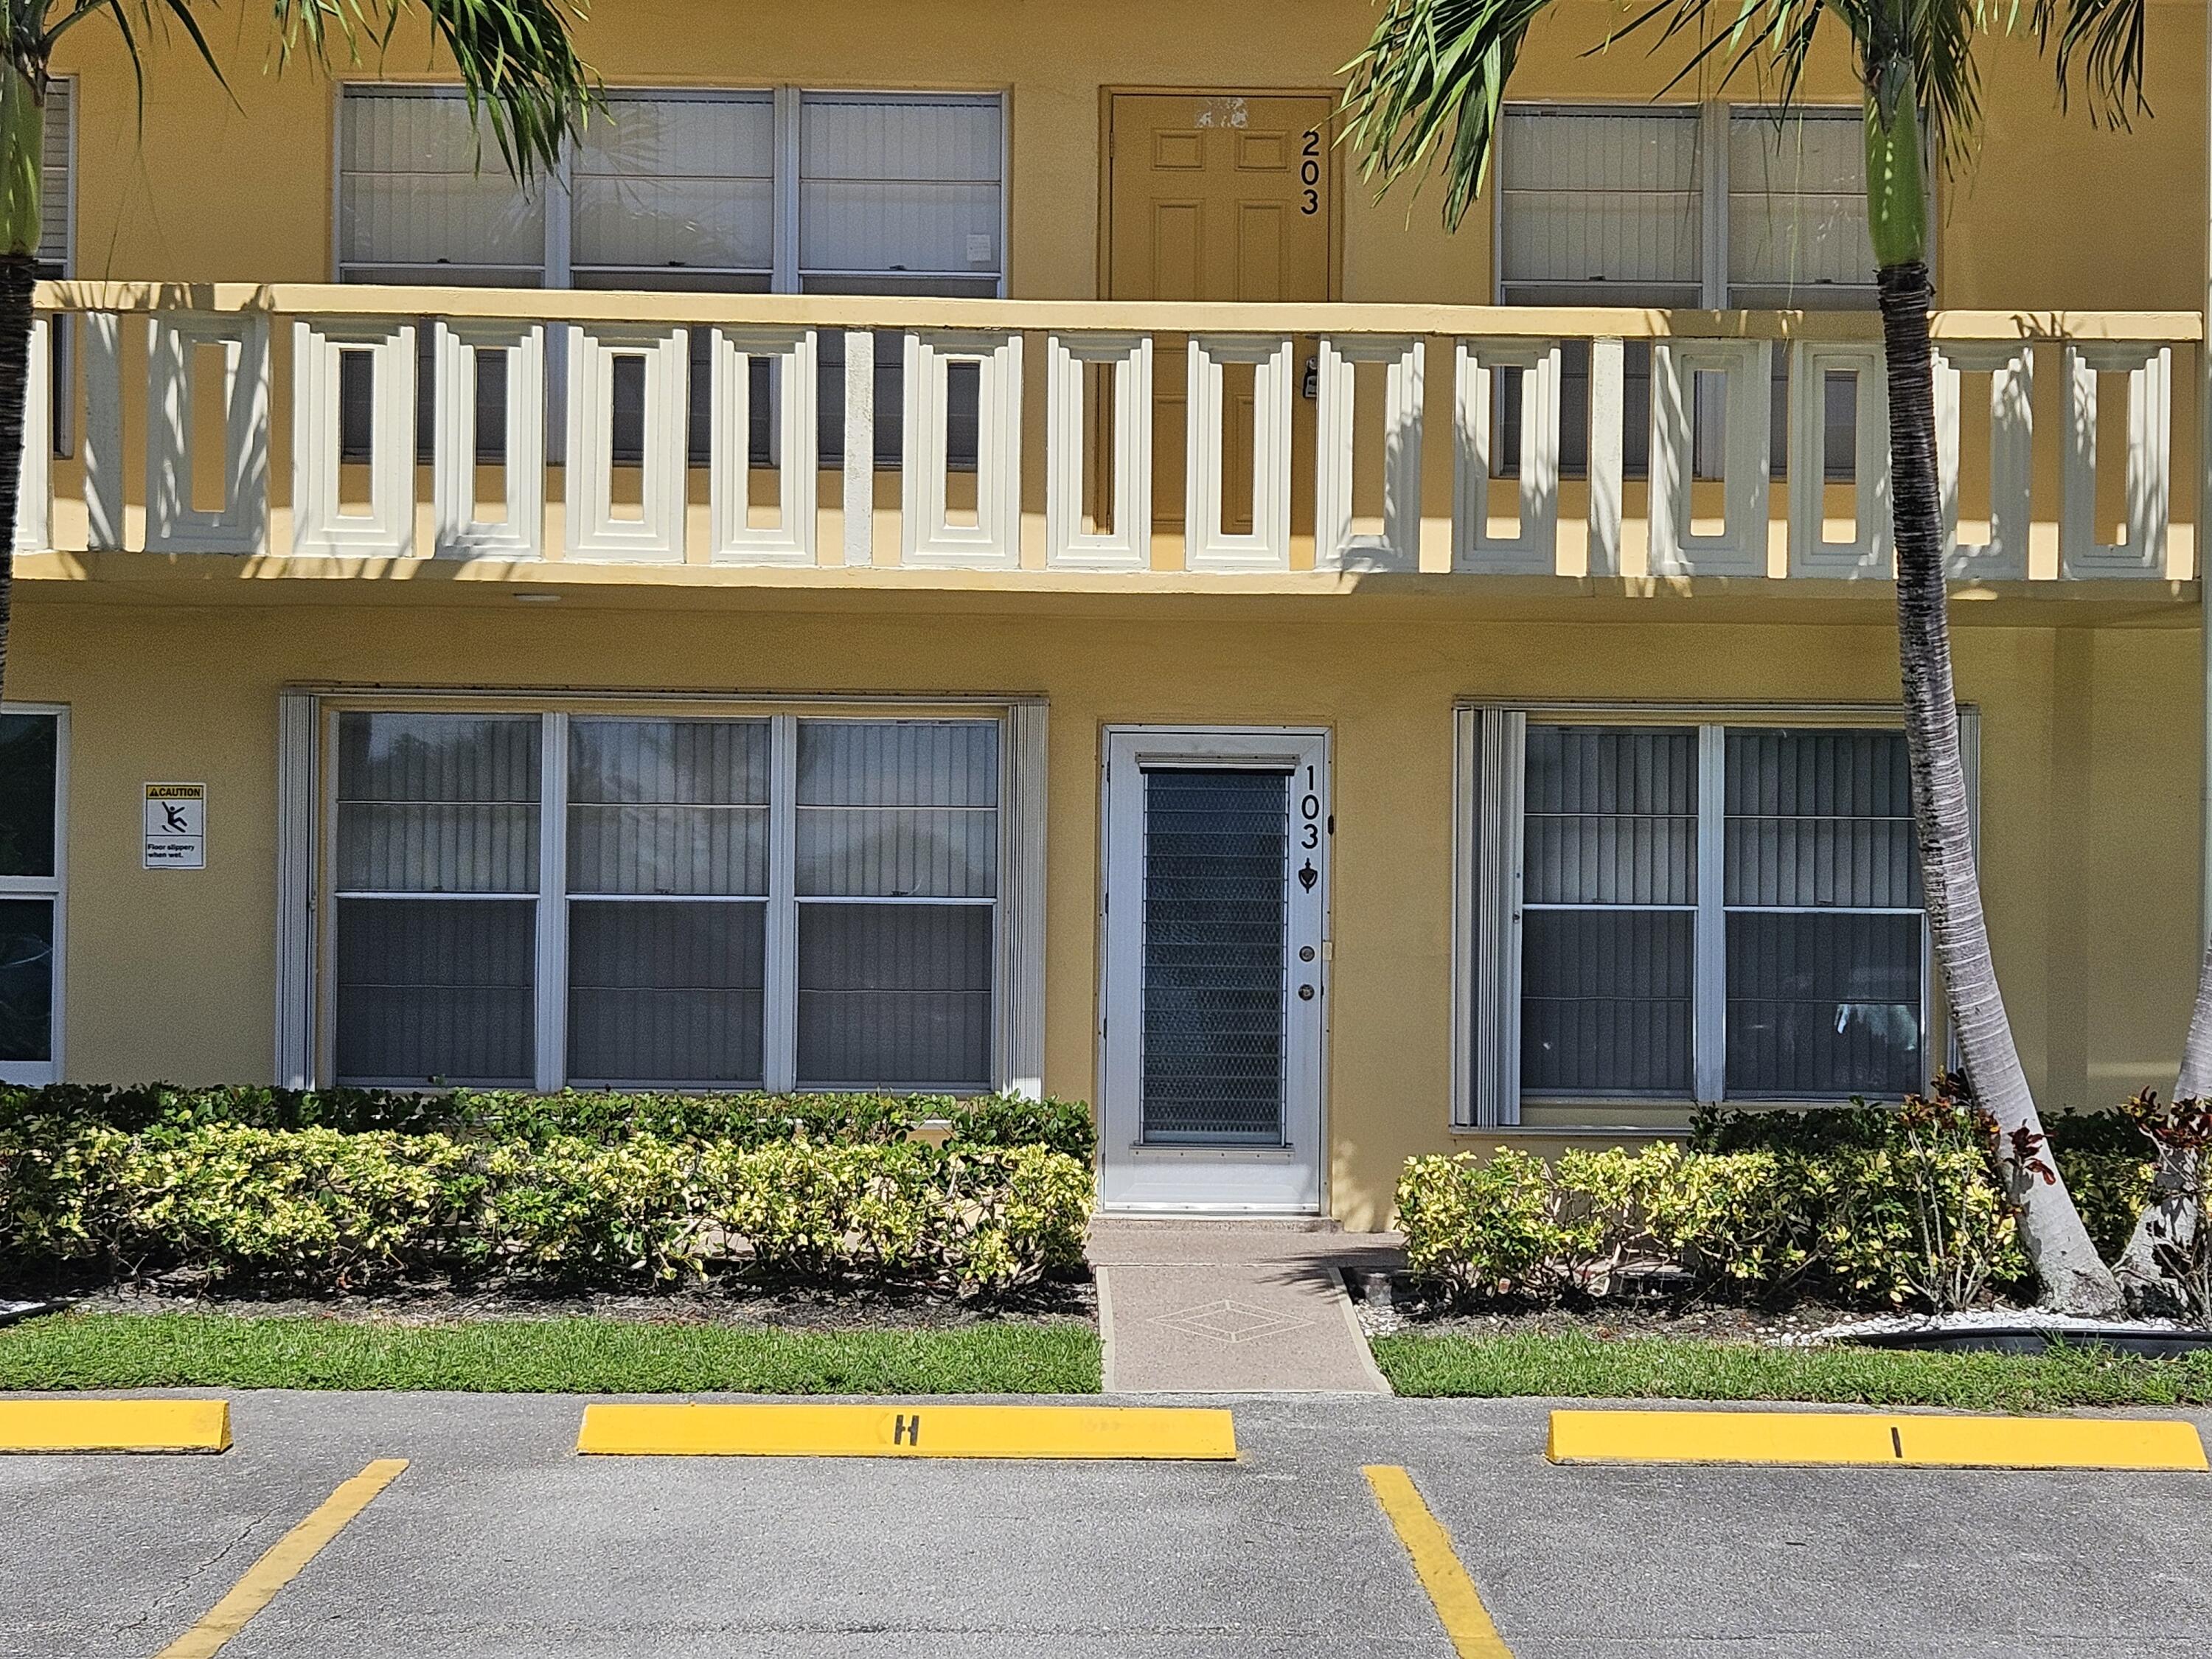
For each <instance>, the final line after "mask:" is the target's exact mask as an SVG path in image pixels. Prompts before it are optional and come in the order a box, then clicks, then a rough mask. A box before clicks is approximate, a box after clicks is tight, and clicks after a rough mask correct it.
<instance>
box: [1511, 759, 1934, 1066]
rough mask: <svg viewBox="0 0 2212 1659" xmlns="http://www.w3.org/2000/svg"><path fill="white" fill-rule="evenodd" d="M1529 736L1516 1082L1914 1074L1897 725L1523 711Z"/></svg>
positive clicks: (1917, 1005)
mask: <svg viewBox="0 0 2212 1659" xmlns="http://www.w3.org/2000/svg"><path fill="white" fill-rule="evenodd" d="M1525 742H1526V750H1525V757H1524V764H1523V776H1524V780H1525V791H1524V805H1523V809H1522V834H1521V836H1520V837H1519V857H1520V869H1519V871H1518V872H1517V873H1518V875H1519V877H1520V891H1521V895H1522V898H1521V906H1520V908H1521V940H1522V963H1521V1008H1520V1020H1521V1049H1520V1056H1519V1061H1518V1065H1519V1069H1520V1086H1521V1090H1522V1092H1523V1093H1525V1094H1528V1095H1531V1096H1539V1097H1541V1096H1553V1097H1568V1098H1577V1097H1607V1096H1629V1097H1650V1098H1655V1099H1669V1100H1686V1099H1692V1098H1697V1097H1701V1096H1702V1097H1708V1098H1713V1097H1729V1098H1735V1099H1759V1100H1789V1099H1808V1100H1830V1101H1836V1100H1844V1099H1847V1098H1849V1097H1852V1096H1854V1095H1859V1096H1864V1097H1869V1098H1871V1099H1890V1100H1894V1099H1897V1098H1899V1097H1902V1096H1903V1095H1904V1094H1905V1093H1906V1092H1908V1091H1911V1090H1913V1089H1916V1088H1918V1087H1920V1086H1921V1085H1923V1084H1924V1083H1925V1082H1926V1081H1927V1065H1928V1056H1927V1054H1926V1039H1925V1031H1924V1014H1923V1007H1924V1004H1925V1000H1926V989H1925V987H1926V969H1925V958H1926V945H1925V939H1926V925H1925V916H1924V914H1923V904H1922V901H1921V894H1920V875H1919V860H1918V856H1917V850H1916V846H1915V842H1914V831H1913V822H1912V808H1911V778H1910V774H1909V771H1908V769H1907V763H1906V757H1905V738H1904V735H1903V734H1902V733H1901V732H1895V731H1866V730H1855V729H1847V728H1821V727H1808V728H1788V727H1768V726H1731V727H1727V728H1722V727H1717V726H1705V727H1659V726H1646V727H1632V726H1581V725H1540V724H1535V723H1531V724H1529V725H1528V726H1527V731H1526V739H1525ZM1500 839H1504V838H1500ZM1701 849H1702V850H1703V851H1704V853H1705V856H1706V857H1707V858H1708V859H1712V858H1716V857H1717V863H1718V867H1719V872H1720V879H1719V881H1718V882H1717V884H1712V886H1711V887H1709V886H1708V885H1707V884H1704V883H1702V882H1701V880H1700V874H1699V872H1700V868H1701V860H1700V853H1701ZM1504 856H1506V857H1508V858H1509V859H1510V856H1511V854H1510V853H1508V854H1505V855H1504ZM1508 873H1509V876H1510V873H1512V872H1508ZM1504 889H1505V890H1509V891H1510V890H1511V882H1510V879H1509V880H1508V881H1507V882H1506V883H1504ZM1715 889H1717V890H1715ZM1700 1014H1703V1015H1704V1016H1705V1017H1704V1018H1699V1016H1700ZM1701 1045H1712V1046H1711V1047H1710V1048H1707V1049H1706V1051H1705V1052H1703V1053H1702V1054H1701ZM1700 1079H1704V1082H1703V1084H1702V1085H1701V1083H1700Z"/></svg>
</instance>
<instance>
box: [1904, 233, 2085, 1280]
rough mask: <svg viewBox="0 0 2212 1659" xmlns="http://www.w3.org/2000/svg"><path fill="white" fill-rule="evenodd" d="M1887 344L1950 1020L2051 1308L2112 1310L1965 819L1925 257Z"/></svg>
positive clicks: (1931, 895) (1915, 761)
mask: <svg viewBox="0 0 2212 1659" xmlns="http://www.w3.org/2000/svg"><path fill="white" fill-rule="evenodd" d="M1934 299H1935V290H1934V288H1933V287H1932V285H1931V284H1930V283H1929V277H1928V267H1927V265H1926V264H1924V263H1923V262H1921V261H1918V260H1914V261H1912V262H1911V263H1909V264H1902V265H1885V266H1883V267H1882V269H1881V319H1882V338H1883V343H1884V348H1885V351H1886V366H1887V371H1888V378H1889V410H1890V415H1889V420H1890V455H1891V467H1892V478H1893V483H1892V485H1891V489H1892V506H1893V511H1894V513H1895V517H1896V523H1897V637H1898V657H1899V665H1900V666H1901V668H1902V669H1903V671H1904V682H1905V737H1906V742H1907V747H1908V748H1909V750H1910V751H1911V766H1912V799H1913V814H1914V817H1916V818H1917V821H1918V823H1919V827H1920V872H1921V884H1922V887H1923V890H1924V894H1925V902H1926V903H1927V906H1928V928H1929V933H1930V935H1931V936H1932V938H1933V939H1934V941H1935V948H1936V963H1937V966H1938V968H1939V969H1941V971H1942V977H1943V986H1944V989H1945V991H1946V993H1947V994H1948V998H1949V1001H1950V1008H1951V1024H1952V1029H1953V1030H1954V1032H1955V1033H1956V1035H1957V1037H1958V1042H1959V1048H1960V1054H1962V1055H1963V1056H1964V1059H1965V1061H1966V1077H1967V1080H1968V1081H1969V1082H1970V1083H1972V1085H1973V1090H1974V1097H1975V1099H1976V1100H1977V1101H1978V1102H1979V1103H1980V1104H1981V1106H1982V1109H1984V1111H1987V1112H1988V1113H1990V1115H1991V1116H1993V1117H1995V1118H1996V1123H1997V1129H1998V1133H1999V1138H2000V1146H1999V1150H2000V1157H2001V1159H2002V1164H2003V1167H2004V1170H2005V1172H2006V1176H2007V1181H2008V1186H2009V1188H2010V1189H2011V1196H2012V1199H2013V1201H2014V1202H2015V1204H2016V1205H2017V1206H2019V1210H2020V1234H2021V1243H2023V1244H2024V1245H2025V1246H2026V1248H2027V1255H2028V1260H2029V1261H2031V1262H2033V1264H2034V1267H2035V1272H2036V1277H2037V1278H2038V1279H2039V1280H2040V1281H2041V1284H2042V1286H2043V1297H2044V1302H2045V1305H2046V1306H2049V1307H2051V1308H2056V1309H2058V1310H2063V1311H2064V1312H2067V1313H2074V1314H2085V1315H2091V1316H2106V1315H2111V1314H2116V1313H2118V1312H2119V1311H2121V1310H2122V1308H2123V1305H2124V1304H2123V1302H2122V1299H2121V1296H2120V1290H2119V1285H2118V1282H2117V1281H2116V1280H2115V1279H2113V1277H2112V1273H2111V1271H2110V1270H2109V1269H2108V1268H2106V1266H2105V1264H2104V1262H2103V1261H2100V1259H2099V1258H2098V1255H2097V1249H2096V1246H2095V1245H2094V1244H2093V1243H2090V1240H2089V1234H2088V1230H2087V1228H2085V1227H2083V1226H2082V1225H2081V1215H2080V1214H2079V1212H2076V1211H2075V1207H2074V1201H2073V1200H2072V1198H2071V1197H2070V1196H2069V1194H2068V1193H2067V1191H2066V1183H2065V1181H2064V1178H2063V1176H2060V1175H2059V1173H2058V1170H2057V1166H2056V1164H2054V1163H2053V1162H2052V1161H2051V1158H2050V1157H2049V1155H2048V1152H2047V1150H2046V1148H2045V1144H2044V1140H2043V1124H2042V1121H2041V1119H2040V1118H2039V1117H2038V1116H2037V1115H2036V1110H2035V1100H2034V1097H2033V1095H2032V1094H2031V1093H2030V1092H2029V1091H2028V1086H2027V1073H2025V1072H2024V1071H2023V1070H2022V1069H2021V1063H2020V1051H2019V1049H2018V1048H2017V1047H2016V1046H2015V1043H2014V1041H2013V1035H2012V1022H2011V1021H2010V1019H2008V1018H2007V1016H2006V1014H2005V1006H2004V997H2003V995H2002V993H2001V992H2000V991H1999V989H1998V987H1997V976H1996V963H1995V962H1994V961H1993V960H1992V959H1991V957H1990V934H1989V926H1988V922H1987V921H1986V919H1985V918H1984V915H1983V914H1982V892H1981V880H1980V876H1979V873H1978V871H1977V870H1976V868H1975V864H1974V848H1973V842H1972V838H1971V836H1969V833H1968V828H1967V823H1968V820H1967V815H1966V768H1965V766H1964V765H1963V764H1962V763H1961V760H1960V749H1959V702H1958V692H1957V689H1956V687H1955V685H1954V683H1953V679H1952V674H1951V629H1950V620H1949V617H1948V611H1947V605H1946V600H1947V596H1946V593H1945V591H1944V579H1943V524H1942V512H1941V509H1940V507H1939V504H1938V494H1937V492H1938V484H1937V482H1936V398H1935V369H1934V359H1933V354H1932V350H1931V348H1930V345H1929V332H1928V312H1929V306H1930V304H1931V303H1932V302H1933V301H1934Z"/></svg>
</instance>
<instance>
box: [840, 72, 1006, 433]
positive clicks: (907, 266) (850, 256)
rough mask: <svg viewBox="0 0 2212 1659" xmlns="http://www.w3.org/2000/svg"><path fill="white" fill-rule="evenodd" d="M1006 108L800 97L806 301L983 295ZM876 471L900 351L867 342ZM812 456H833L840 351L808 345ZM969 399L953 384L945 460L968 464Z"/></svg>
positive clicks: (997, 238) (994, 255)
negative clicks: (815, 419)
mask: <svg viewBox="0 0 2212 1659" xmlns="http://www.w3.org/2000/svg"><path fill="white" fill-rule="evenodd" d="M1005 129H1006V115H1005V106H1004V105H1003V103H1002V102H1001V100H1000V99H999V98H998V97H997V95H996V94H981V95H975V94H951V93H882V92H820V93H816V92H810V93H806V94H803V95H802V97H801V99H800V104H799V285H800V287H801V288H802V289H805V291H806V292H807V293H810V294H939V295H952V296H955V297H968V298H975V299H990V298H993V297H994V296H995V295H997V294H998V293H999V291H1000V283H1001V281H1002V279H1003V277H1004V276H1005V274H1006V264H1005V248H1004V245H1003V242H1002V240H1001V233H1002V230H1003V227H1004V216H1005V204H1004V202H1003V199H1002V195H1003V188H1004V173H1005V145H1006V137H1005ZM875 351H876V362H875V376H874V378H875V393H876V455H875V459H876V465H878V466H879V467H884V468H896V467H897V466H898V465H900V464H901V461H902V441H901V435H902V431H903V428H904V404H903V401H902V399H903V386H904V380H905V376H904V367H903V361H902V359H903V353H904V346H903V343H902V340H901V338H900V337H898V336H896V335H892V334H883V335H878V337H877V339H876V343H875ZM821 363H822V368H821V377H822V378H821V398H820V404H819V407H820V410H821V431H820V453H821V456H822V460H823V465H825V466H835V465H840V464H841V463H842V459H843V457H844V453H845V343H844V337H843V335H842V334H839V333H829V334H825V335H824V336H823V339H822V342H821ZM975 398H976V392H975V384H974V382H973V380H970V379H961V378H956V380H955V384H954V387H953V392H952V396H951V406H950V408H949V409H948V410H947V411H946V415H947V428H948V431H947V440H948V444H947V447H948V450H949V455H948V464H949V465H952V466H954V467H956V468H959V469H962V470H965V469H968V468H970V467H973V466H974V465H975V443H976V420H977V409H976V403H975Z"/></svg>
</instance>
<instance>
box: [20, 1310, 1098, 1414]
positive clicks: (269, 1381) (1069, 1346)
mask: <svg viewBox="0 0 2212 1659" xmlns="http://www.w3.org/2000/svg"><path fill="white" fill-rule="evenodd" d="M1098 1386H1099V1347H1098V1337H1097V1333H1096V1332H1094V1331H1091V1329H1089V1328H1086V1327H1085V1326H1082V1325H1079V1324H1074V1323H1069V1324H1050V1325H1048V1324H1037V1323H1030V1322H1015V1321H1011V1320H1010V1321H1004V1322H984V1323H980V1324H975V1325H967V1326H960V1327H955V1328H945V1329H934V1330H904V1331H902V1330H849V1331H761V1330H738V1329H732V1328H729V1327H726V1326H715V1325H682V1324H673V1323H658V1322H641V1321H630V1320H609V1319H515V1320H483V1321H479V1322H473V1323H469V1324H452V1325H376V1324H363V1323H355V1322H349V1321H341V1320H335V1319H302V1318H274V1319H255V1318H242V1317H238V1316H231V1315H224V1314H152V1315H137V1314H76V1313H63V1314H53V1315H49V1316H46V1317H45V1318H41V1319H33V1320H29V1321H27V1322H24V1323H22V1324H21V1325H15V1326H12V1327H9V1328H7V1329H4V1330H0V1389H142V1388H229V1389H459V1390H465V1391H467V1392H471V1393H495V1392H501V1393H504V1392H512V1393H521V1394H678V1393H684V1394H688V1393H695V1392H703V1391H707V1390H725V1391H728V1392H731V1393H742V1394H793V1395H807V1394H900V1395H905V1394H1096V1393H1097V1391H1098Z"/></svg>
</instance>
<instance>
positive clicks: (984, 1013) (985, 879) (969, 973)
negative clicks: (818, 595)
mask: <svg viewBox="0 0 2212 1659" xmlns="http://www.w3.org/2000/svg"><path fill="white" fill-rule="evenodd" d="M1005 729H1006V727H1005V722H1004V721H1002V720H999V719H994V718H981V719H957V718H953V719H929V720H906V719H895V718H882V719H874V718H863V717H860V716H838V717H827V716H824V717H816V716H811V715H793V714H776V715H764V716H757V717H751V718H743V719H712V718H698V717H690V716H681V717H665V716H650V717H640V716H635V715H629V714H623V715H603V714H589V713H573V714H569V713H546V714H464V713H445V712H428V713H402V712H391V713H385V712H374V711H363V712H347V713H342V714H340V715H339V716H338V717H337V724H336V778H335V784H336V792H335V806H336V813H335V817H336V825H335V847H334V854H333V865H334V870H335V879H336V893H335V897H336V917H335V939H334V940H333V941H332V945H333V949H332V952H331V960H332V963H333V964H334V1007H333V1011H332V1015H333V1021H332V1023H333V1036H332V1042H333V1050H334V1066H333V1070H334V1073H335V1075H336V1077H337V1079H339V1080H340V1081H343V1082H348V1083H362V1084H382V1085H425V1084H431V1083H449V1084H459V1083H480V1084H500V1085H510V1086H516V1087H531V1086H536V1087H542V1088H556V1087H559V1086H562V1085H565V1084H570V1083H574V1084H577V1085H657V1086H665V1087H679V1088H759V1087H763V1086H766V1087H769V1088H791V1087H794V1086H796V1087H802V1088H847V1087H854V1088H886V1089H904V1090H946V1091H978V1090H983V1089H987V1088H990V1087H992V1086H994V1085H995V1084H999V1083H1001V1082H1005V1081H1007V1080H1008V1079H1007V1078H1006V1073H1007V1071H1008V1067H1009V1065H1010V1063H1011V1062H1010V1061H1009V1060H1007V1059H1006V1055H1007V1054H1008V1052H1009V1051H1008V1050H1007V1049H1006V1048H1005V1047H1003V1046H1002V1038H1001V1023H1000V1002H1001V1000H1002V987H1001V973H1000V965H999V964H1000V961H1001V959H1002V956H1003V954H1004V951H1003V945H1004V941H1003V937H1002V936H1003V933H1004V928H1003V921H1002V915H1001V911H1002V905H1001V901H1000V847H1001V842H1002V836H1003V835H1004V834H1005V827H1004V826H1005V819H1004V814H1003V813H1002V810H1001V805H1002V803H1001V779H1002V775H1003V773H1004V770H1005V767H1004V763H1003V757H1002V748H1003V743H1002V738H1003V735H1004V732H1005Z"/></svg>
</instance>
